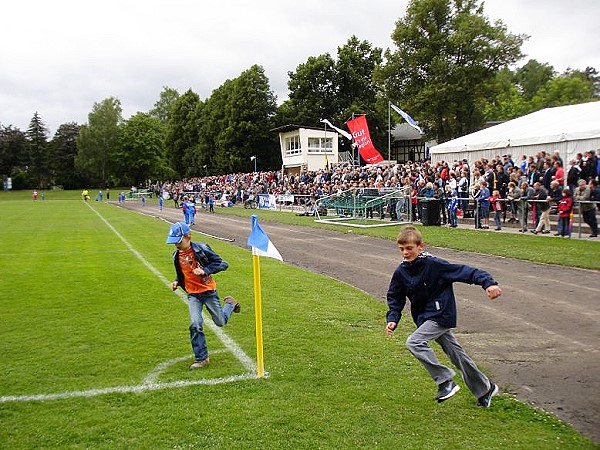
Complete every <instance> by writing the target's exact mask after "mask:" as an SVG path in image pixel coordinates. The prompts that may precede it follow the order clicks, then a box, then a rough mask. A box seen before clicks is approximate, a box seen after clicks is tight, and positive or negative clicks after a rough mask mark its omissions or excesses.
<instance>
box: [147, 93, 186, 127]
mask: <svg viewBox="0 0 600 450" xmlns="http://www.w3.org/2000/svg"><path fill="white" fill-rule="evenodd" d="M178 98H179V92H177V89H172V88H170V87H168V86H163V90H162V91H161V93H160V98H159V99H158V100H157V102H156V103H155V104H154V108H152V109H151V110H150V111H149V114H150V115H151V116H152V117H156V118H157V119H158V120H160V121H161V122H162V124H163V125H166V124H167V123H168V122H169V116H170V115H171V109H172V108H173V105H174V104H175V102H176V101H177V99H178Z"/></svg>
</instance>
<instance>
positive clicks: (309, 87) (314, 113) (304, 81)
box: [276, 53, 338, 126]
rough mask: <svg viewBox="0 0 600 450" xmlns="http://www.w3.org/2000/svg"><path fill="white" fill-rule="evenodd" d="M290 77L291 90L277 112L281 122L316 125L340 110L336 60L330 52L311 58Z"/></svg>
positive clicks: (289, 85) (278, 119)
mask: <svg viewBox="0 0 600 450" xmlns="http://www.w3.org/2000/svg"><path fill="white" fill-rule="evenodd" d="M288 76H289V80H288V89H289V91H290V93H289V96H288V99H287V100H286V101H285V102H284V103H283V104H282V105H281V106H280V107H279V109H278V111H277V119H276V121H277V124H278V125H286V124H289V123H295V124H298V125H313V126H316V125H319V120H320V119H324V118H332V117H333V116H334V115H335V114H336V113H337V111H338V109H337V107H336V104H337V102H336V98H337V89H336V72H335V61H334V59H333V58H332V57H331V55H330V54H329V53H326V54H324V55H320V56H317V57H314V56H311V57H309V58H308V60H307V61H306V62H305V63H303V64H300V65H298V67H296V71H295V72H288Z"/></svg>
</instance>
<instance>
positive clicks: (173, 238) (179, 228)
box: [167, 222, 192, 244]
mask: <svg viewBox="0 0 600 450" xmlns="http://www.w3.org/2000/svg"><path fill="white" fill-rule="evenodd" d="M191 231H192V230H190V227H189V226H188V224H187V223H185V222H175V223H174V224H173V225H171V229H170V230H169V235H168V236H167V244H179V243H180V242H181V240H182V239H183V237H184V236H185V235H186V234H188V233H190V232H191Z"/></svg>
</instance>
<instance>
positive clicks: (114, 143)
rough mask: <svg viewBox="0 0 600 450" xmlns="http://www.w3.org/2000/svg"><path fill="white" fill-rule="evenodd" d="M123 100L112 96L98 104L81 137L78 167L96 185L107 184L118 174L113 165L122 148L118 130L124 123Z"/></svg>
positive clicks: (83, 128) (79, 140)
mask: <svg viewBox="0 0 600 450" xmlns="http://www.w3.org/2000/svg"><path fill="white" fill-rule="evenodd" d="M121 113H122V108H121V102H120V101H119V99H117V98H114V97H110V98H106V99H104V100H103V101H102V102H100V103H94V107H93V108H92V112H90V113H89V114H88V124H87V125H84V126H82V127H81V131H80V134H79V136H78V138H77V148H78V154H77V157H76V158H75V166H76V168H77V170H79V171H81V172H82V173H83V174H84V176H86V177H88V178H89V179H90V181H91V183H92V184H106V183H107V182H108V180H109V178H110V177H111V176H112V175H113V174H114V170H113V168H112V165H113V163H114V153H115V152H116V150H117V149H118V139H119V137H118V129H119V124H120V123H121V122H122V120H123V119H122V117H121Z"/></svg>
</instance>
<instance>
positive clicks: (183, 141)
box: [165, 89, 204, 177]
mask: <svg viewBox="0 0 600 450" xmlns="http://www.w3.org/2000/svg"><path fill="white" fill-rule="evenodd" d="M203 106H204V105H203V103H202V102H201V101H200V97H199V96H198V94H196V93H195V92H193V91H192V90H191V89H189V90H188V91H186V92H185V93H184V94H183V95H182V96H181V97H179V98H178V99H177V100H175V102H174V103H173V106H172V108H171V115H170V117H169V121H168V123H167V130H166V136H165V148H166V150H167V155H168V156H167V157H168V159H169V162H170V165H171V167H172V168H173V170H174V171H175V173H176V174H177V175H178V176H179V177H181V176H184V175H187V166H188V164H187V163H188V161H187V160H189V158H190V157H189V156H188V155H191V154H192V152H193V150H194V148H195V147H196V146H197V145H198V119H197V117H198V115H199V112H200V111H201V110H202V108H203Z"/></svg>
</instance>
